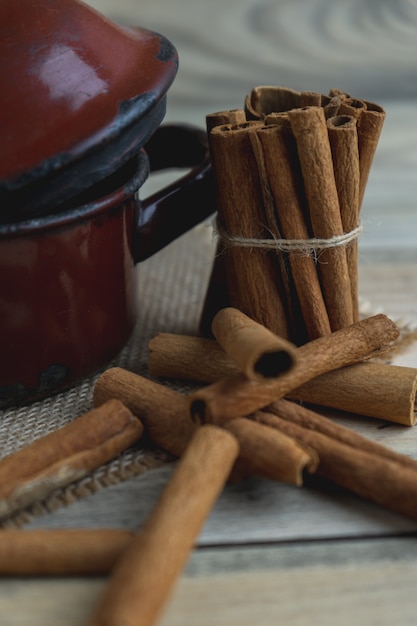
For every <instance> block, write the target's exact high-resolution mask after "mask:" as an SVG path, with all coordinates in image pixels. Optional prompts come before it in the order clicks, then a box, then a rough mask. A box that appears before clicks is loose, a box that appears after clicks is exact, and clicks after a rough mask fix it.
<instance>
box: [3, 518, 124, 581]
mask: <svg viewBox="0 0 417 626" xmlns="http://www.w3.org/2000/svg"><path fill="white" fill-rule="evenodd" d="M133 537H134V534H133V532H130V531H127V530H118V529H110V528H109V529H104V528H103V529H102V528H100V529H98V528H96V529H94V530H87V529H59V530H55V529H54V530H50V529H48V530H14V529H13V530H2V531H0V575H2V576H5V575H6V576H60V575H64V576H71V575H78V576H82V575H90V574H106V573H108V572H109V571H110V570H111V569H112V567H113V566H114V564H115V563H116V561H117V559H118V558H119V556H120V554H121V553H122V551H123V550H124V549H126V547H127V546H128V545H129V542H130V541H131V540H132V539H133Z"/></svg>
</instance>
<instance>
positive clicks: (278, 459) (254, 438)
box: [225, 417, 318, 487]
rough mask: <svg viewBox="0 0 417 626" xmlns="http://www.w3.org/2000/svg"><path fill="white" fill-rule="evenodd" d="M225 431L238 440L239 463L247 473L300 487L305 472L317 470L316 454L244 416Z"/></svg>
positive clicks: (235, 420)
mask: <svg viewBox="0 0 417 626" xmlns="http://www.w3.org/2000/svg"><path fill="white" fill-rule="evenodd" d="M225 428H226V430H228V431H230V432H231V433H233V435H234V436H235V437H236V439H237V440H238V441H239V445H240V456H239V463H240V467H241V468H242V471H243V472H244V473H246V474H252V475H257V476H262V477H263V478H268V479H269V480H276V481H279V482H283V483H288V484H290V485H296V486H297V487H301V485H302V484H303V471H304V470H307V471H308V472H310V473H312V472H314V471H315V470H316V468H317V465H318V457H317V454H316V453H315V452H314V451H313V450H312V449H311V448H309V447H307V446H305V445H304V444H300V443H299V442H297V441H295V440H294V439H293V438H292V437H288V436H287V435H285V434H284V433H279V432H278V431H277V430H274V429H272V428H267V427H263V425H262V424H256V423H255V422H252V421H251V420H248V419H246V418H245V417H238V418H236V419H233V420H230V421H229V422H227V424H225Z"/></svg>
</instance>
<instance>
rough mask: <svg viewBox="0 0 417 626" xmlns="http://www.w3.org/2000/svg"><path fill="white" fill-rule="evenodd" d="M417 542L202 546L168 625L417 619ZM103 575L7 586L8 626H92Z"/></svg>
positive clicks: (4, 610)
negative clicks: (89, 625)
mask: <svg viewBox="0 0 417 626" xmlns="http://www.w3.org/2000/svg"><path fill="white" fill-rule="evenodd" d="M416 552H417V548H416V543H415V539H414V538H409V539H387V538H385V539H373V540H369V539H367V540H360V541H337V542H304V543H301V544H284V545H281V546H276V545H268V546H264V547H261V548H260V547H246V548H241V547H240V548H239V549H234V548H229V549H224V548H212V549H208V550H207V549H204V550H195V551H194V552H193V553H192V555H191V557H190V560H189V563H188V565H187V567H186V570H185V572H184V574H183V575H182V576H181V577H180V579H179V581H178V583H177V585H176V587H175V588H174V590H173V594H172V597H171V599H170V601H169V603H168V605H167V607H166V609H165V612H164V614H163V616H162V619H161V621H160V624H161V626H162V625H163V626H177V625H181V626H188V625H190V626H191V625H193V626H223V625H224V626H226V625H227V626H229V625H230V624H242V626H246V625H248V626H249V625H250V626H252V624H254V623H257V624H261V626H270V625H271V624H275V623H280V624H281V623H282V624H291V625H295V626H311V624H312V623H313V624H323V625H324V626H328V625H329V626H330V625H333V624H334V619H335V615H337V623H338V624H341V625H342V626H345V625H346V626H350V625H351V624H352V623H357V624H364V625H365V624H367V625H368V624H381V625H382V626H385V625H386V626H392V624H396V625H398V626H405V625H406V624H413V623H414V616H415V593H414V587H415V578H416V575H417V554H416ZM105 582H106V579H105V578H104V577H92V578H69V579H65V578H60V579H58V578H56V579H36V578H28V579H24V578H15V579H8V580H4V581H2V582H1V584H0V621H1V624H2V626H39V624H44V625H45V626H49V625H50V624H51V625H52V624H53V625H54V626H79V625H80V624H83V623H86V621H87V619H88V616H89V615H90V614H91V612H92V610H93V607H94V605H95V603H96V602H97V599H98V597H99V594H100V593H102V591H103V590H104V588H105Z"/></svg>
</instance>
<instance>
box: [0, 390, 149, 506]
mask: <svg viewBox="0 0 417 626" xmlns="http://www.w3.org/2000/svg"><path fill="white" fill-rule="evenodd" d="M142 433H143V426H142V424H141V423H140V421H139V420H138V419H137V418H136V417H135V416H134V415H132V413H131V412H130V411H129V409H127V408H126V406H124V405H123V404H122V403H121V402H119V401H117V400H110V401H109V402H107V403H106V404H103V406H101V407H100V408H99V409H94V410H92V411H90V412H88V413H86V414H85V415H82V416H81V417H78V418H77V419H75V420H74V421H73V422H71V423H70V424H67V425H66V426H63V427H62V428H60V429H58V430H56V431H54V432H52V433H50V434H48V435H46V436H44V437H42V438H40V439H37V440H35V441H34V442H33V443H31V444H30V445H28V446H26V447H25V448H22V449H21V450H19V451H17V452H15V453H13V454H10V455H9V456H7V457H5V458H3V459H2V460H1V461H0V517H1V518H4V517H7V516H9V515H11V514H12V513H15V512H16V511H19V510H21V509H23V508H24V507H26V506H29V505H30V504H32V503H33V502H35V501H36V500H42V499H44V498H46V497H47V496H48V495H49V494H50V493H52V491H54V490H55V489H58V488H60V487H64V486H66V485H69V484H70V483H72V482H74V481H76V480H80V479H81V478H83V477H84V476H86V475H87V474H89V473H90V472H91V471H92V470H94V469H96V468H97V467H99V466H100V465H102V464H103V463H106V462H107V461H110V460H111V459H113V458H114V457H116V456H117V455H118V454H119V453H120V452H122V450H124V449H126V448H127V447H129V446H130V445H132V444H133V443H135V442H136V441H138V439H140V437H141V436H142Z"/></svg>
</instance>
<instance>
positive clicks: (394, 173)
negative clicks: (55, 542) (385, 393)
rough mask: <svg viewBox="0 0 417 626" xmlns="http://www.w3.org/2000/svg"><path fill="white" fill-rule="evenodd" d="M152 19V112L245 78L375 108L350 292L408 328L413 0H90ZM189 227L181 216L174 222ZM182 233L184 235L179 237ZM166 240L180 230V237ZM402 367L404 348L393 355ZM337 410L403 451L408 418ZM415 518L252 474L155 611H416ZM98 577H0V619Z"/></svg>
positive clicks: (32, 609) (129, 507) (122, 503)
mask: <svg viewBox="0 0 417 626" xmlns="http://www.w3.org/2000/svg"><path fill="white" fill-rule="evenodd" d="M89 4H91V5H92V6H94V7H95V8H97V9H99V10H101V11H102V12H104V13H105V14H107V15H108V16H109V17H111V18H113V19H115V20H117V21H119V22H121V23H125V24H132V25H134V24H140V25H142V26H146V27H148V28H151V29H153V30H156V31H159V32H162V33H163V34H164V35H166V36H167V37H168V38H169V39H171V41H173V42H174V43H175V45H176V47H177V48H178V51H179V56H180V69H179V73H178V76H177V79H176V81H175V83H174V85H173V87H172V88H171V90H170V94H169V98H168V112H167V116H166V119H167V120H170V121H191V122H193V123H197V124H199V125H204V117H205V114H206V113H209V112H214V111H218V110H222V109H226V108H237V107H241V106H242V103H243V98H244V96H245V95H246V93H248V91H250V89H251V88H252V87H253V86H255V85H263V84H271V85H272V84H275V85H282V86H289V87H292V88H294V89H298V90H314V91H323V92H327V91H328V90H329V89H330V88H332V87H339V88H342V89H344V90H346V91H348V92H350V93H352V94H353V95H354V96H357V97H360V98H364V99H368V100H373V101H375V102H378V103H379V104H381V105H382V106H383V107H384V108H385V109H386V111H387V120H386V124H385V127H384V130H383V134H382V137H381V140H380V144H379V146H378V150H377V155H376V158H375V161H374V165H373V169H372V172H371V177H370V180H369V183H368V188H367V193H366V196H365V201H364V205H363V221H364V228H365V230H364V234H363V236H362V237H361V240H360V292H361V298H362V300H363V303H364V304H363V306H364V307H368V309H369V311H371V312H374V311H380V310H382V311H384V312H386V313H387V314H388V315H390V316H391V317H393V318H394V319H395V320H402V321H403V322H404V323H407V324H409V326H410V328H413V327H414V328H417V124H416V114H417V77H416V69H415V68H416V65H415V63H416V59H417V2H415V0H398V1H397V2H395V3H393V2H390V0H380V1H379V2H363V0H336V1H333V2H330V1H329V0H310V1H307V0H292V1H291V2H290V1H285V0H275V1H273V0H212V1H211V2H209V1H208V0H142V2H140V3H139V2H137V1H136V0H118V2H114V0H90V1H89ZM198 236H201V232H200V231H199V230H198V229H197V230H196V232H195V233H191V234H190V235H187V237H198ZM186 241H187V239H185V242H186ZM174 245H183V243H182V242H180V243H179V244H178V243H177V244H174ZM396 362H398V363H399V364H403V365H411V366H413V367H417V347H415V346H414V347H413V346H412V347H411V348H410V349H409V350H408V351H407V352H406V353H404V354H402V355H401V356H400V357H398V358H397V361H396ZM337 419H338V420H339V421H340V422H341V423H343V424H347V425H349V426H351V427H352V428H354V429H356V430H357V431H359V432H361V433H364V434H366V435H368V436H369V437H372V438H374V439H375V440H378V441H380V442H382V443H384V444H385V445H387V446H390V447H392V448H394V449H396V450H398V451H401V452H403V453H405V454H408V455H410V456H412V457H414V458H416V459H417V430H415V428H406V427H401V426H396V425H393V424H388V423H382V422H379V421H377V420H371V419H368V418H360V417H352V416H347V415H345V416H343V417H341V416H338V417H337ZM171 471H172V467H171V466H164V467H162V468H159V469H157V470H153V471H151V472H149V473H147V474H145V475H143V476H139V477H136V478H134V479H131V480H129V481H126V482H124V483H121V484H119V485H115V486H113V487H108V488H106V489H103V490H101V491H99V492H98V493H96V494H94V495H93V496H91V497H88V498H85V499H83V500H80V501H78V502H76V503H74V504H73V505H71V506H69V507H65V508H62V509H59V510H57V511H56V512H54V513H51V514H50V515H48V516H43V517H41V518H37V519H35V520H34V521H33V522H31V523H30V524H29V525H28V527H32V528H35V527H63V526H72V527H75V526H86V527H97V526H118V527H127V528H137V527H139V526H140V524H141V523H142V522H143V521H144V520H145V518H146V516H147V514H148V513H149V511H150V510H151V508H152V505H153V503H154V502H155V501H156V499H157V497H158V495H159V493H160V491H161V489H162V488H163V485H164V484H165V483H166V481H167V480H168V478H169V475H170V472H171ZM415 577H417V525H416V524H415V523H413V522H411V521H409V520H407V519H405V518H402V517H400V516H398V515H395V514H392V513H390V512H388V511H386V510H384V509H382V508H380V507H377V506H374V505H372V504H370V503H367V502H363V501H361V500H360V499H359V498H356V497H354V496H352V495H350V494H347V493H345V492H343V491H342V490H339V489H336V488H332V489H331V488H329V487H328V486H322V487H318V486H317V485H316V486H314V487H310V486H306V487H304V488H302V489H297V488H294V487H289V486H285V485H281V484H275V483H270V482H267V481H262V480H258V479H250V480H247V481H244V482H243V483H240V484H239V485H234V486H228V487H227V488H226V489H225V491H224V493H223V494H222V495H221V497H220V499H219V500H218V502H217V504H216V506H215V508H214V510H213V512H212V514H211V515H210V517H209V519H208V521H207V523H206V525H205V527H204V529H203V532H202V534H201V536H200V537H199V540H198V546H197V547H196V549H195V550H194V551H193V554H192V555H191V558H190V561H189V563H188V565H187V568H186V571H185V572H184V574H183V575H182V577H181V579H180V581H179V582H178V585H177V586H176V588H175V592H174V594H173V596H172V598H171V600H170V602H169V605H168V606H167V608H166V611H165V613H164V615H163V617H162V619H161V622H160V623H161V624H163V625H164V626H175V625H177V624H178V625H181V626H187V625H190V626H191V625H193V626H220V625H222V626H223V625H224V626H226V625H230V624H239V625H240V626H246V625H248V626H249V625H252V624H254V623H256V624H258V626H272V625H276V624H283V625H285V626H287V625H291V626H319V625H320V626H327V625H330V624H334V623H335V620H337V623H338V624H339V626H344V625H346V626H347V625H349V626H350V625H351V624H355V625H356V626H362V625H363V626H368V625H376V624H378V625H387V626H388V625H389V626H392V625H393V624H395V625H396V626H405V625H408V624H410V625H411V624H415V623H416V619H417V618H416V615H415V581H416V578H415ZM104 585H105V578H104V577H93V578H77V577H73V578H64V579H60V578H47V579H36V578H28V579H22V578H9V579H8V578H3V579H2V580H1V581H0V624H1V626H18V625H19V626H40V625H41V624H42V626H52V624H53V625H54V626H79V625H80V624H83V623H85V622H86V620H87V617H88V615H89V614H90V612H91V610H92V607H93V606H94V603H95V601H96V599H97V597H98V594H99V593H100V591H101V590H102V589H103V587H104Z"/></svg>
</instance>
